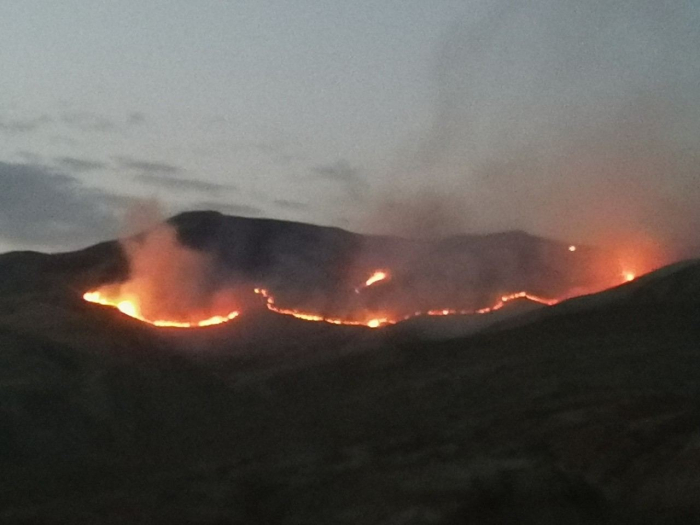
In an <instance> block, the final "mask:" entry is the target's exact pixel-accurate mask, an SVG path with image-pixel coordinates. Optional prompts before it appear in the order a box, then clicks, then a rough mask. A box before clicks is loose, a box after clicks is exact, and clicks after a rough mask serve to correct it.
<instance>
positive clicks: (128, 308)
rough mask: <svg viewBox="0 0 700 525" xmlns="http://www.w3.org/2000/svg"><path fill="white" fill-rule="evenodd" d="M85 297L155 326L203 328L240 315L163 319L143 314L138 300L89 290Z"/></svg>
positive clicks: (232, 313) (91, 301) (231, 313)
mask: <svg viewBox="0 0 700 525" xmlns="http://www.w3.org/2000/svg"><path fill="white" fill-rule="evenodd" d="M83 299H85V300H86V301H88V302H90V303H97V304H101V305H104V306H111V307H113V308H116V309H117V310H119V311H120V312H121V313H123V314H125V315H128V316H129V317H133V318H134V319H138V320H139V321H143V322H144V323H148V324H152V325H154V326H160V327H170V328H201V327H205V326H213V325H217V324H222V323H225V322H227V321H230V320H231V319H234V318H236V317H238V312H230V313H228V314H227V315H215V316H213V317H209V318H208V319H203V320H201V321H172V320H162V319H156V320H153V319H147V318H146V317H144V316H143V315H141V310H140V308H139V307H138V302H137V301H135V300H133V299H122V300H110V299H108V298H106V297H104V296H103V295H102V294H101V293H100V292H99V291H97V292H87V293H86V294H84V295H83Z"/></svg>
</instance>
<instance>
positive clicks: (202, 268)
mask: <svg viewBox="0 0 700 525" xmlns="http://www.w3.org/2000/svg"><path fill="white" fill-rule="evenodd" d="M193 216H194V217H196V218H198V219H199V220H200V221H202V220H203V221H204V224H205V225H209V226H211V224H207V223H209V221H211V219H212V218H215V219H216V222H215V224H216V225H217V226H218V230H219V232H218V233H219V236H217V237H209V236H208V235H207V234H209V235H211V233H210V232H211V229H209V228H207V229H206V230H205V232H206V233H205V234H204V235H202V236H198V237H191V236H192V234H193V233H194V231H195V229H193V228H192V225H189V226H190V227H189V228H188V227H187V226H188V225H187V224H185V225H184V226H185V227H184V228H183V227H182V225H180V226H181V227H180V228H179V229H177V227H173V226H172V225H168V224H166V225H161V226H159V227H157V228H155V229H154V230H152V231H151V232H149V233H148V234H142V235H141V236H137V237H134V238H130V239H127V240H125V241H122V248H123V251H124V253H125V255H126V258H127V260H128V264H129V276H128V279H126V280H124V281H123V282H120V283H114V284H107V285H103V286H99V287H96V288H94V289H92V290H90V291H88V292H87V293H85V294H84V296H83V298H84V299H85V300H86V301H89V302H92V303H98V304H102V305H107V306H112V307H115V308H117V309H118V310H119V311H121V312H122V313H124V314H126V315H128V316H131V317H133V318H136V319H138V320H140V321H143V322H146V323H149V324H152V325H155V326H159V327H172V328H194V327H206V326H212V325H218V324H222V323H225V322H228V321H231V320H232V319H234V318H236V317H237V316H238V315H239V314H243V315H245V314H246V313H247V312H250V311H253V310H255V309H256V308H260V307H261V306H264V307H265V308H267V309H268V310H270V311H272V312H275V313H277V314H281V315H291V316H294V317H296V318H298V319H302V320H306V321H317V322H326V323H331V324H343V325H354V326H367V327H370V328H378V327H381V326H386V325H390V324H395V323H397V322H400V321H404V320H407V319H411V318H414V317H419V316H449V315H479V314H488V313H491V312H494V311H497V310H500V309H502V308H503V307H505V306H506V305H507V304H508V303H511V302H514V301H530V302H532V303H537V304H540V305H545V306H550V305H553V304H556V303H558V302H559V301H561V300H563V299H567V298H569V297H572V296H575V295H581V294H584V293H590V292H594V291H599V290H601V289H604V288H607V287H609V286H615V285H618V284H621V283H623V282H625V281H629V280H632V279H633V278H634V273H632V272H631V271H630V270H627V269H625V268H624V267H623V266H622V265H621V264H620V263H619V262H618V261H616V260H614V259H610V258H608V264H609V265H610V267H611V268H612V269H611V270H607V271H606V270H605V269H604V259H605V257H604V255H602V254H600V253H598V252H596V251H594V250H593V249H591V248H587V247H579V246H576V245H568V244H559V243H553V242H550V241H544V240H540V239H537V238H533V237H529V236H526V235H524V234H511V235H509V234H499V235H495V236H485V237H484V236H482V237H476V238H469V237H458V238H452V239H446V240H444V241H439V242H438V243H437V248H438V249H437V250H435V248H436V245H435V244H432V245H426V244H425V243H411V241H406V240H402V239H386V238H384V239H381V241H382V242H381V244H380V243H377V242H376V240H375V238H371V237H365V238H363V237H361V236H356V235H355V234H350V233H348V232H342V231H340V230H330V231H329V229H326V228H319V227H313V226H309V225H297V224H291V223H280V222H277V221H254V220H241V219H238V218H233V217H230V218H224V217H222V216H218V215H215V216H214V215H211V214H194V215H190V217H193ZM182 219H183V217H182V216H180V217H178V218H175V219H174V221H173V222H175V224H176V226H177V223H178V222H180V221H182ZM241 222H243V224H244V225H245V226H247V228H246V229H245V230H243V232H242V233H244V235H241V231H236V230H235V229H231V228H230V226H229V225H239V224H241ZM194 226H197V225H196V224H195V225H194ZM270 226H274V227H275V228H276V229H279V237H278V236H276V235H272V234H271V231H270ZM227 229H228V231H226V230H227ZM246 230H247V231H246ZM299 230H303V231H302V232H301V233H303V235H302V236H301V239H302V244H301V246H300V245H299V244H294V238H295V237H299V234H300V232H299ZM214 231H216V230H214ZM178 232H180V233H178ZM309 232H313V233H315V236H316V239H314V241H315V242H311V241H310V239H309V237H310V235H309ZM329 233H330V234H331V235H330V236H329V235H328V234H329ZM183 234H184V235H183ZM285 234H286V235H285ZM179 236H180V237H184V239H185V241H184V243H183V242H181V241H180V239H179ZM188 237H190V238H194V239H195V240H196V241H197V242H198V243H199V246H197V247H196V248H195V247H190V246H188V245H187V244H185V243H186V242H187V238H188ZM338 238H345V239H348V240H350V241H351V242H350V243H348V244H353V245H354V247H355V249H357V252H356V254H354V255H352V254H350V253H348V252H349V250H348V248H346V247H345V246H341V247H340V249H339V247H338V246H333V244H337V243H338ZM531 239H532V240H531ZM213 241H216V242H213ZM358 241H361V242H358ZM504 241H505V242H504ZM303 243H305V244H306V246H304V245H303ZM190 244H194V243H190ZM392 244H393V245H392ZM388 245H389V248H390V249H387V246H388ZM234 247H235V248H238V250H240V251H239V252H234V251H233V250H234V249H235V248H234ZM251 248H254V250H255V252H254V253H255V255H257V257H256V258H255V259H253V258H251V257H250V255H251ZM229 250H231V251H229ZM338 252H339V253H338ZM305 256H308V257H309V259H310V260H309V261H303V260H302V259H303V258H304V257H305ZM319 257H320V258H321V259H322V262H320V263H319V262H318V259H319ZM314 259H316V260H314ZM373 263H374V264H377V266H379V268H377V267H376V266H375V269H372V268H368V265H369V264H373ZM394 268H395V270H394ZM363 274H364V275H363ZM234 290H235V291H234Z"/></svg>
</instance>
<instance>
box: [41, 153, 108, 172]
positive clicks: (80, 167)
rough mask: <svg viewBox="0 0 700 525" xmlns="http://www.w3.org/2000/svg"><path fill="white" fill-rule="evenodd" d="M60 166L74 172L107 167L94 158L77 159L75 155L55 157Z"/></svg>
mask: <svg viewBox="0 0 700 525" xmlns="http://www.w3.org/2000/svg"><path fill="white" fill-rule="evenodd" d="M54 160H55V161H56V162H57V163H58V164H59V165H60V166H61V167H63V168H65V169H67V170H70V171H75V172H79V173H80V172H85V171H94V170H100V169H104V168H106V167H107V164H106V163H104V162H100V161H96V160H87V159H79V158H76V157H56V158H55V159H54Z"/></svg>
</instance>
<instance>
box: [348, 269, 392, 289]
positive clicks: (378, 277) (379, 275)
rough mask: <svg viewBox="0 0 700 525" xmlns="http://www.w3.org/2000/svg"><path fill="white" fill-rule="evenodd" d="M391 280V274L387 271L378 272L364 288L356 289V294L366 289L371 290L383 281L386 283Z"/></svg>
mask: <svg viewBox="0 0 700 525" xmlns="http://www.w3.org/2000/svg"><path fill="white" fill-rule="evenodd" d="M389 278H390V276H389V272H387V271H385V270H377V271H376V272H374V273H373V274H372V275H370V277H369V279H367V280H366V281H365V282H364V284H363V285H362V286H359V287H357V288H355V293H360V292H361V291H362V290H363V289H364V288H369V287H370V286H372V285H373V284H376V283H378V282H381V281H386V280H387V279H389Z"/></svg>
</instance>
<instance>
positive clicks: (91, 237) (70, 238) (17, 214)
mask: <svg viewBox="0 0 700 525" xmlns="http://www.w3.org/2000/svg"><path fill="white" fill-rule="evenodd" d="M115 199H117V196H115V195H112V194H109V193H105V192H103V191H101V190H98V189H96V188H88V187H85V186H84V185H83V184H82V183H81V182H80V181H79V180H78V179H76V178H74V177H71V176H69V175H66V174H64V173H61V172H57V171H54V170H52V169H51V168H48V167H46V166H43V165H40V164H16V163H6V162H0V236H1V237H3V238H4V239H6V240H9V241H16V242H20V243H22V244H37V245H39V244H40V245H44V246H47V247H49V246H51V247H60V248H65V247H66V246H80V245H84V244H87V243H90V242H95V241H97V240H100V239H105V238H109V237H111V236H114V235H115V234H116V232H117V220H116V219H115V208H117V207H119V204H118V202H117V201H118V199H117V200H115Z"/></svg>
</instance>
